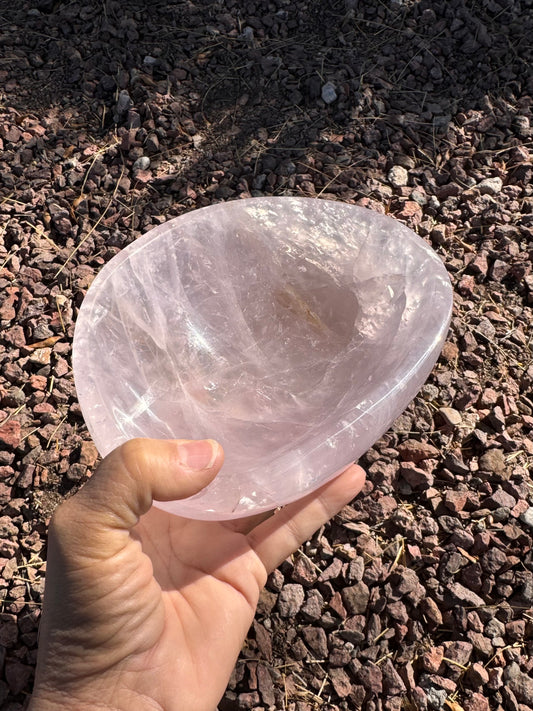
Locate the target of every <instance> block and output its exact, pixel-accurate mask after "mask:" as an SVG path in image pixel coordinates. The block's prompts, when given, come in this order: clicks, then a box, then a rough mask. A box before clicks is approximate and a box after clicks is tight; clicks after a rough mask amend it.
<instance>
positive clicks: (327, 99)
mask: <svg viewBox="0 0 533 711" xmlns="http://www.w3.org/2000/svg"><path fill="white" fill-rule="evenodd" d="M320 96H321V97H322V101H323V102H324V103H325V104H332V103H333V102H334V101H337V91H336V89H335V84H334V83H333V82H332V81H327V82H326V83H325V84H324V86H323V87H322V91H321V93H320Z"/></svg>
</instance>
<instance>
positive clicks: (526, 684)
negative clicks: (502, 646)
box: [503, 662, 533, 706]
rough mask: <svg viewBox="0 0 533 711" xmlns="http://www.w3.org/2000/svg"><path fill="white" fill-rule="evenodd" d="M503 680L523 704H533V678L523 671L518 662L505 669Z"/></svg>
mask: <svg viewBox="0 0 533 711" xmlns="http://www.w3.org/2000/svg"><path fill="white" fill-rule="evenodd" d="M503 678H504V681H505V682H506V684H507V685H508V686H509V688H510V689H511V691H512V692H513V694H514V695H515V696H516V698H517V699H518V701H519V702H520V703H521V704H526V705H527V706H531V705H532V704H533V678H531V676H529V674H525V673H524V672H523V671H521V670H520V667H519V666H518V664H517V663H516V662H511V664H509V665H508V666H507V667H506V668H505V670H504V672H503Z"/></svg>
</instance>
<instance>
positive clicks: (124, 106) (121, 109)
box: [113, 89, 133, 122]
mask: <svg viewBox="0 0 533 711" xmlns="http://www.w3.org/2000/svg"><path fill="white" fill-rule="evenodd" d="M132 106H133V101H132V98H131V96H130V95H129V93H128V91H127V90H126V89H122V91H121V92H120V94H119V95H118V100H117V104H116V106H115V113H114V116H113V118H114V119H115V122H118V121H120V119H121V118H123V117H124V116H125V115H126V114H127V113H128V111H129V110H130V109H131V107H132Z"/></svg>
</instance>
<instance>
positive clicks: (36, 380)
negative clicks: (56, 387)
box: [30, 375, 48, 391]
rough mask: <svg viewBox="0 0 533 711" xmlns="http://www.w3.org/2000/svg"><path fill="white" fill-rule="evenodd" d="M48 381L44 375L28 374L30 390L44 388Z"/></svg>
mask: <svg viewBox="0 0 533 711" xmlns="http://www.w3.org/2000/svg"><path fill="white" fill-rule="evenodd" d="M47 383H48V380H47V378H45V376H44V375H30V387H31V388H32V390H42V391H44V390H46V385H47Z"/></svg>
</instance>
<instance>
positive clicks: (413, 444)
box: [398, 439, 439, 464]
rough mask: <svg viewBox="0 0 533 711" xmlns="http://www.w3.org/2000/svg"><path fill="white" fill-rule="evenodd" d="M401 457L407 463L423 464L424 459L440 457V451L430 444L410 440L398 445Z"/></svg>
mask: <svg viewBox="0 0 533 711" xmlns="http://www.w3.org/2000/svg"><path fill="white" fill-rule="evenodd" d="M398 452H399V453H400V457H401V458H402V459H403V460H404V461H405V462H415V464H416V463H418V462H421V461H422V460H423V459H432V458H433V457H438V456H439V450H438V449H437V448H436V447H434V446H433V445H432V444H429V443H428V442H418V441H417V440H416V439H408V440H406V441H405V442H402V443H401V444H399V445H398Z"/></svg>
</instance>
